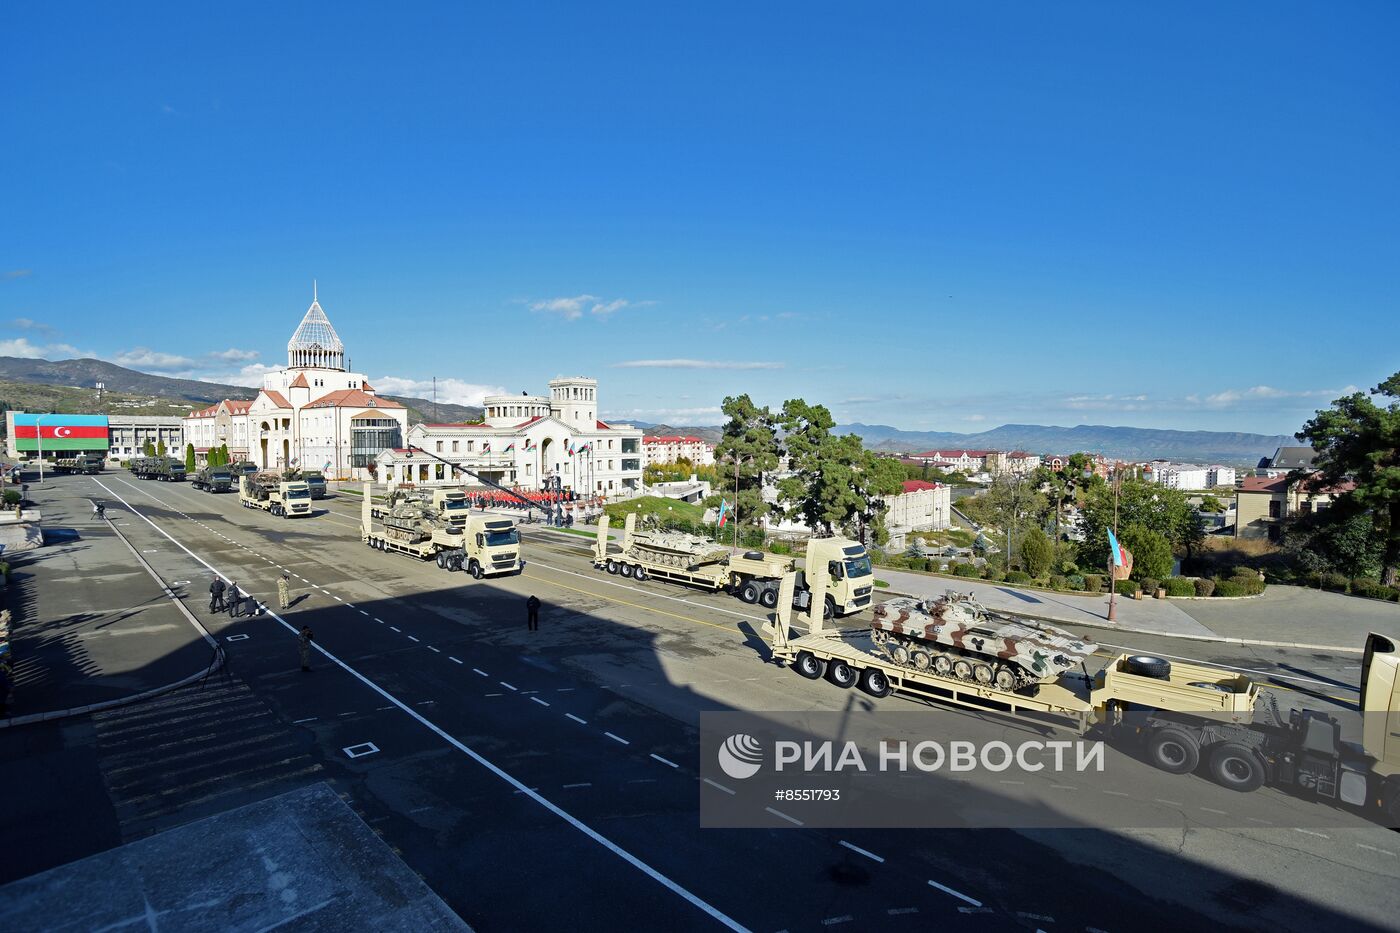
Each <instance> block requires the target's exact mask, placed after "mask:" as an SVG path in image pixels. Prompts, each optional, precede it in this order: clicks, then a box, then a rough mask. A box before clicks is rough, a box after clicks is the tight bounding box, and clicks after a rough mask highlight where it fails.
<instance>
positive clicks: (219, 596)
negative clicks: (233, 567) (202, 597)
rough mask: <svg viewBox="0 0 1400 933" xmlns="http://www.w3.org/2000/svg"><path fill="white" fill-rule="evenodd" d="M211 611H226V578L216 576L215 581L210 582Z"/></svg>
mask: <svg viewBox="0 0 1400 933" xmlns="http://www.w3.org/2000/svg"><path fill="white" fill-rule="evenodd" d="M209 611H210V612H223V611H224V578H223V577H215V578H214V582H213V583H211V584H209Z"/></svg>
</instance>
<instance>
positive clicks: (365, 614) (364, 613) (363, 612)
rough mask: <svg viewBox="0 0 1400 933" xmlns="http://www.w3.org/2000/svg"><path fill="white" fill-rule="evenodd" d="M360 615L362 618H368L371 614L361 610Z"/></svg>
mask: <svg viewBox="0 0 1400 933" xmlns="http://www.w3.org/2000/svg"><path fill="white" fill-rule="evenodd" d="M360 615H362V616H367V615H369V613H368V612H365V611H364V610H363V609H361V610H360Z"/></svg>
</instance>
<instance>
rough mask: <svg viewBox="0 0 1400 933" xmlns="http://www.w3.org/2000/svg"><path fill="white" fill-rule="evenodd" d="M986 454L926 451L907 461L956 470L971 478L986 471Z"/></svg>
mask: <svg viewBox="0 0 1400 933" xmlns="http://www.w3.org/2000/svg"><path fill="white" fill-rule="evenodd" d="M987 454H988V451H985V450H926V451H924V452H923V453H919V454H910V455H909V459H911V460H918V461H920V462H925V463H929V464H930V465H932V464H938V465H939V468H940V469H949V470H957V471H958V472H959V473H963V474H965V475H968V476H971V475H972V474H973V473H981V472H982V471H983V470H985V469H987Z"/></svg>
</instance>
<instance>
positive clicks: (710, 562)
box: [593, 513, 875, 619]
mask: <svg viewBox="0 0 1400 933" xmlns="http://www.w3.org/2000/svg"><path fill="white" fill-rule="evenodd" d="M636 519H637V516H636V515H635V514H632V513H629V514H628V515H627V518H626V521H625V523H624V525H623V532H622V543H621V545H620V546H619V545H616V544H612V543H611V542H610V540H609V538H608V525H609V519H608V516H606V515H604V516H603V517H602V518H601V519H600V520H599V523H598V536H597V538H596V540H595V542H594V546H593V566H594V567H596V568H598V569H599V570H606V571H607V572H608V573H613V574H618V575H620V576H623V577H630V578H632V579H634V580H648V579H652V578H655V579H658V580H666V581H669V582H671V583H681V584H685V585H686V586H697V587H700V588H702V589H707V590H724V591H725V592H727V593H729V594H730V595H732V596H735V597H737V598H738V599H739V600H740V601H742V602H746V603H750V604H753V603H757V604H758V605H760V606H763V607H764V608H765V609H772V608H774V607H775V606H777V605H778V598H779V597H778V588H779V584H780V583H781V581H782V579H783V576H784V575H785V574H788V573H796V574H797V583H796V589H795V591H794V593H793V595H792V596H791V597H790V598H791V599H792V600H794V602H792V605H793V606H794V607H795V608H797V609H801V610H804V611H805V610H806V609H807V607H808V605H809V602H810V600H811V599H812V590H811V588H810V587H809V586H808V585H807V582H806V581H807V579H808V576H809V575H810V574H812V573H813V568H814V567H816V566H820V567H821V568H822V571H823V573H824V574H825V575H826V576H827V578H828V579H829V580H831V581H832V582H831V584H830V585H829V586H828V588H827V592H826V595H825V597H824V598H823V599H822V600H821V601H820V602H821V605H822V614H823V616H824V617H825V618H828V619H830V618H832V617H834V616H845V615H850V614H851V613H854V612H859V611H861V610H862V609H864V608H865V607H866V606H869V605H870V601H871V594H872V592H873V590H874V585H875V574H874V571H873V569H872V568H871V565H870V555H869V554H867V553H866V550H865V546H864V545H862V544H861V543H860V542H858V541H851V540H849V539H847V538H813V539H812V540H810V541H808V542H807V553H806V556H805V557H793V556H790V555H784V554H770V553H767V552H765V551H745V552H743V553H741V554H734V553H730V551H729V550H728V549H727V548H725V547H724V546H723V545H721V544H716V543H715V542H713V541H712V540H710V539H709V538H701V537H699V536H697V535H691V534H685V533H683V532H678V531H661V530H647V531H638V530H637V528H636Z"/></svg>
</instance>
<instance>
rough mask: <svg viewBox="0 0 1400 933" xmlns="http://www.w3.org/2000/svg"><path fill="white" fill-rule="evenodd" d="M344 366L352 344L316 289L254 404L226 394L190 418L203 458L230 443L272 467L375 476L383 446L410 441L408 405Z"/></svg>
mask: <svg viewBox="0 0 1400 933" xmlns="http://www.w3.org/2000/svg"><path fill="white" fill-rule="evenodd" d="M345 364H346V355H345V347H344V345H343V344H342V343H341V342H340V337H339V336H338V335H337V334H336V332H335V328H334V327H332V326H331V322H330V320H329V319H328V318H327V317H326V313H325V311H324V310H322V308H321V303H320V301H319V300H318V299H317V298H316V296H315V294H314V293H313V295H312V299H311V307H310V308H308V309H307V311H306V314H305V315H304V316H303V317H302V319H301V323H300V324H299V325H298V326H297V329H296V331H295V332H294V333H293V334H292V339H291V340H289V341H288V342H287V367H286V368H285V369H281V370H277V371H275V372H270V373H268V374H266V375H265V376H264V377H263V387H262V389H261V391H259V392H258V394H257V396H256V397H255V398H253V399H252V400H251V401H239V400H232V399H225V400H224V401H221V402H219V403H218V404H216V405H210V406H209V407H208V408H204V409H201V410H200V411H194V412H190V413H189V415H187V416H186V417H185V418H184V429H185V435H186V436H187V437H188V438H189V439H190V440H189V442H190V443H192V444H194V447H195V456H196V459H197V460H199V461H200V462H203V461H204V460H205V459H206V458H207V457H208V454H209V451H210V450H211V449H213V448H215V447H219V446H222V445H227V446H228V449H229V455H230V457H232V458H246V459H248V460H251V461H252V462H253V463H256V464H257V465H258V466H259V467H262V468H265V469H287V468H291V467H301V468H304V469H316V470H322V471H324V472H325V473H326V474H327V475H329V476H332V477H337V478H346V477H348V478H354V479H366V478H368V477H369V476H370V475H371V474H372V473H373V469H374V466H375V462H376V459H377V458H378V456H379V454H380V453H381V452H382V451H384V450H386V449H392V448H394V447H397V446H400V445H402V444H403V438H404V435H405V434H406V433H407V431H408V410H407V409H406V408H404V406H402V405H400V404H399V403H398V402H395V401H391V400H390V399H386V398H380V397H379V396H378V395H377V394H376V393H375V391H374V387H373V386H371V385H370V384H369V380H368V379H366V378H365V377H364V375H363V374H361V373H356V372H351V371H350V370H349V369H347V368H346V365H345Z"/></svg>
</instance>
